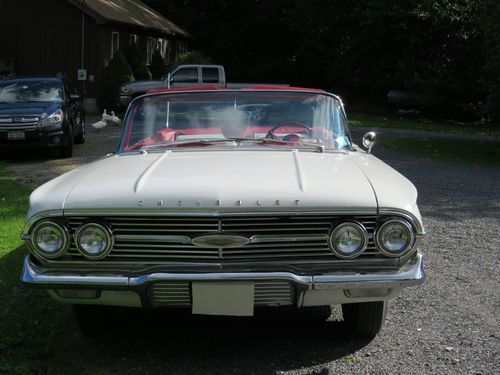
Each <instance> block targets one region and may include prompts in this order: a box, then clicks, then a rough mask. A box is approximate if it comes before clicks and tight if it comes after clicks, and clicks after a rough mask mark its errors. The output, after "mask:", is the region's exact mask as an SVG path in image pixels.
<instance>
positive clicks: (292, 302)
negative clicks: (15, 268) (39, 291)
mask: <svg viewBox="0 0 500 375" xmlns="http://www.w3.org/2000/svg"><path fill="white" fill-rule="evenodd" d="M374 137H375V135H374V134H373V133H368V134H367V135H365V137H364V138H363V145H364V147H365V148H366V149H367V150H366V151H365V150H363V149H361V148H360V147H358V146H356V145H355V144H354V143H353V142H352V139H351V136H350V134H349V130H348V126H347V120H346V116H345V113H344V109H343V106H342V102H341V101H340V99H339V98H338V97H336V96H334V95H332V94H329V93H327V92H324V91H321V90H314V89H302V88H290V87H287V88H284V87H272V86H256V87H253V88H246V89H240V90H229V89H218V88H215V87H198V88H187V89H186V88H184V89H170V90H158V91H152V92H149V93H148V94H146V95H144V96H141V97H138V98H136V99H135V100H133V101H132V102H131V104H130V106H129V108H128V110H127V114H126V117H125V127H124V132H123V135H122V139H121V143H120V146H119V149H118V151H117V152H116V153H114V154H111V155H108V156H106V157H104V158H102V159H100V160H98V161H96V162H94V163H91V164H88V165H86V166H83V167H80V168H78V169H75V170H73V171H71V172H69V173H66V174H64V175H62V176H60V177H58V178H56V179H54V180H52V181H50V182H48V183H46V184H45V185H43V186H41V187H39V188H38V189H37V190H35V191H34V192H33V194H32V195H31V198H30V208H29V212H28V216H27V221H26V225H25V228H24V230H23V233H22V238H23V239H24V240H26V242H27V243H28V245H29V248H30V250H31V255H29V256H27V257H26V259H25V262H24V269H23V274H22V280H23V281H24V282H25V283H27V284H32V285H37V286H41V287H43V288H46V289H47V290H48V292H49V294H50V295H51V296H52V297H53V298H54V299H56V300H57V301H60V302H64V303H70V304H73V305H74V309H75V313H76V317H77V320H78V323H79V326H80V328H81V329H82V330H83V331H86V332H90V331H91V330H93V329H94V330H95V329H97V328H98V327H99V324H98V323H99V322H101V321H102V320H101V319H100V317H101V315H100V309H102V308H103V307H102V306H103V305H113V306H130V307H143V308H177V307H185V308H190V309H191V311H192V312H193V313H194V314H212V315H238V316H248V315H252V314H254V309H255V308H257V307H260V306H285V305H289V306H295V307H297V308H303V307H310V306H328V305H333V304H341V305H342V310H343V315H344V321H345V323H346V325H347V326H348V327H350V328H351V329H352V331H353V333H357V334H362V335H375V334H376V333H378V332H379V330H380V328H381V327H382V324H383V322H384V319H385V311H386V304H387V301H388V300H390V299H391V298H394V297H396V296H397V295H398V294H399V293H400V292H401V290H402V289H403V288H404V287H406V286H411V285H418V284H421V283H422V282H423V281H424V278H425V273H424V270H423V264H422V255H421V254H420V253H419V252H418V251H417V245H418V242H419V240H420V239H421V237H422V235H423V233H424V229H423V226H422V221H421V216H420V213H419V210H418V207H417V203H416V200H417V192H416V190H415V187H414V186H413V185H412V184H411V183H410V182H409V181H408V180H407V179H406V178H404V177H403V176H402V175H400V174H399V173H398V172H396V171H395V170H393V169H392V168H390V167H389V166H387V165H386V164H384V163H383V162H381V161H380V160H379V159H377V158H376V157H374V156H373V155H371V154H370V149H371V146H372V145H373V142H374Z"/></svg>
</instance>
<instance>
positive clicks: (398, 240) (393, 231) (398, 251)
mask: <svg viewBox="0 0 500 375" xmlns="http://www.w3.org/2000/svg"><path fill="white" fill-rule="evenodd" d="M376 240H377V245H378V247H379V249H380V251H381V252H382V253H384V254H385V255H387V256H390V257H399V256H401V255H403V254H404V253H405V252H406V251H407V250H409V249H411V247H412V245H413V242H414V240H415V235H414V233H413V228H412V226H411V224H410V223H408V222H407V221H405V220H402V219H392V220H389V221H386V222H385V223H384V224H382V226H381V227H380V229H379V230H378V233H377V237H376Z"/></svg>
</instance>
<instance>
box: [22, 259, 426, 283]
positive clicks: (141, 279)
mask: <svg viewBox="0 0 500 375" xmlns="http://www.w3.org/2000/svg"><path fill="white" fill-rule="evenodd" d="M21 280H22V281H23V282H24V283H26V284H30V285H35V286H42V287H44V288H48V289H51V288H68V287H69V288H72V287H77V288H78V287H85V288H98V289H130V290H133V289H136V288H141V287H144V286H147V285H148V284H151V283H155V282H160V281H190V282H192V281H252V280H285V281H289V282H291V283H293V284H294V285H296V286H300V287H302V289H306V290H307V289H318V290H325V289H352V288H357V289H359V288H363V289H364V288H370V289H372V288H403V287H407V286H413V285H419V284H422V283H423V282H424V280H425V271H424V265H423V256H422V254H416V256H415V257H414V258H413V259H412V260H410V261H409V262H408V263H406V264H405V265H404V266H403V267H401V268H400V269H398V270H396V271H375V272H370V273H356V272H345V271H338V272H332V273H328V274H322V275H296V274H294V273H291V272H237V273H236V272H232V273H230V272H228V273H224V272H221V273H159V272H157V273H148V274H144V275H140V276H131V275H127V274H123V273H121V274H120V273H119V272H116V273H115V272H112V271H109V272H100V273H97V272H88V271H87V272H84V271H68V272H64V273H63V272H61V271H57V272H56V271H52V272H51V271H50V270H42V269H41V268H40V267H38V266H36V265H35V264H33V263H32V262H31V260H30V257H29V256H26V258H25V259H24V267H23V273H22V276H21Z"/></svg>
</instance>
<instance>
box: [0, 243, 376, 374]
mask: <svg viewBox="0 0 500 375" xmlns="http://www.w3.org/2000/svg"><path fill="white" fill-rule="evenodd" d="M26 253H27V250H26V248H25V247H24V245H23V246H20V247H18V248H17V249H15V250H13V251H11V252H9V253H8V254H6V255H5V256H4V257H2V258H0V270H2V271H3V274H4V277H2V284H1V285H0V290H1V291H2V293H0V295H1V297H0V299H1V300H3V301H2V303H1V304H2V310H1V311H0V317H1V320H0V331H1V332H2V335H1V337H0V348H1V349H2V351H3V355H4V360H0V368H2V365H3V366H5V363H2V361H7V363H8V364H9V366H20V364H22V366H23V367H21V368H20V369H21V371H19V372H21V373H22V372H25V373H32V372H36V373H46V372H48V373H52V372H55V373H75V372H77V373H81V372H85V373H87V372H88V373H94V372H98V373H111V372H117V373H144V372H147V373H217V374H226V373H239V374H241V373H275V372H276V371H286V370H292V369H298V368H302V367H308V366H317V365H320V364H322V363H323V364H324V363H328V362H331V361H335V360H336V359H339V358H342V357H345V356H348V355H350V354H354V353H355V352H357V351H358V350H360V349H361V348H362V347H364V346H366V345H367V344H368V343H369V342H370V340H369V339H360V338H354V337H351V336H350V335H349V334H348V332H347V331H345V330H344V327H343V323H342V322H341V321H339V320H333V321H331V320H330V321H324V320H320V319H318V316H321V315H323V317H324V316H325V315H324V314H322V313H324V312H325V310H323V311H321V310H318V311H316V313H318V312H319V314H314V315H313V314H299V313H297V312H294V311H290V310H285V309H268V310H257V311H256V316H254V317H244V318H240V317H209V316H193V315H191V314H190V313H189V312H185V311H182V310H180V311H179V310H149V311H146V310H141V309H121V310H119V312H118V313H113V314H112V315H113V318H114V323H113V324H112V325H111V329H110V331H109V332H104V333H102V334H100V335H97V336H96V337H93V338H87V337H84V336H83V335H81V334H80V332H79V331H78V328H77V326H76V323H75V320H74V319H73V316H72V311H71V308H70V306H68V305H63V304H59V303H56V302H54V301H52V300H51V299H50V297H49V296H48V295H47V294H46V293H45V291H44V290H42V289H37V288H29V287H26V286H24V285H22V283H21V282H20V280H19V276H20V274H21V264H22V259H23V256H24V255H25V254H26ZM329 313H330V310H328V312H327V314H326V316H328V314H329ZM6 368H7V369H8V370H12V369H13V368H16V369H17V370H19V369H18V368H17V367H6ZM12 372H15V371H12ZM318 374H328V370H327V369H326V368H325V369H324V370H322V371H320V372H318Z"/></svg>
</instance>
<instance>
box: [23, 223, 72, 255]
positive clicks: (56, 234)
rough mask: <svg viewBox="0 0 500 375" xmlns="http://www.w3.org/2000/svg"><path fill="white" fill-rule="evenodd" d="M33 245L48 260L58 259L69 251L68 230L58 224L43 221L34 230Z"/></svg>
mask: <svg viewBox="0 0 500 375" xmlns="http://www.w3.org/2000/svg"><path fill="white" fill-rule="evenodd" d="M31 244H32V245H33V249H34V251H35V252H36V253H37V254H38V255H40V256H42V257H44V258H47V259H54V258H58V257H60V256H61V255H62V254H63V253H64V252H65V251H66V250H67V249H68V245H69V234H68V230H67V229H66V228H65V227H63V226H62V225H61V224H58V223H56V222H53V221H42V222H41V223H38V224H37V225H35V227H34V228H33V232H32V235H31Z"/></svg>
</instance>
